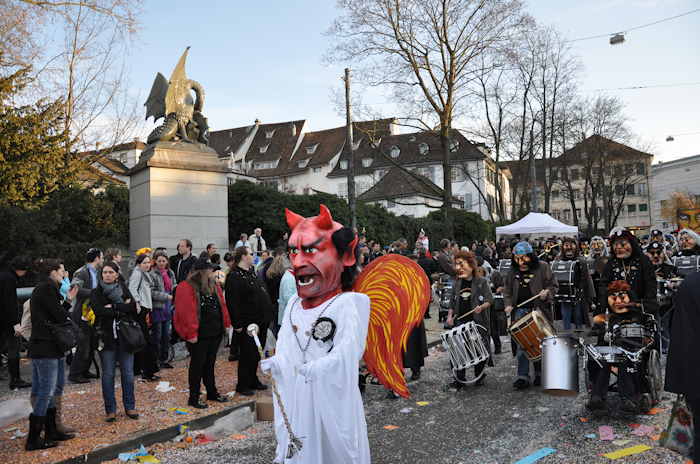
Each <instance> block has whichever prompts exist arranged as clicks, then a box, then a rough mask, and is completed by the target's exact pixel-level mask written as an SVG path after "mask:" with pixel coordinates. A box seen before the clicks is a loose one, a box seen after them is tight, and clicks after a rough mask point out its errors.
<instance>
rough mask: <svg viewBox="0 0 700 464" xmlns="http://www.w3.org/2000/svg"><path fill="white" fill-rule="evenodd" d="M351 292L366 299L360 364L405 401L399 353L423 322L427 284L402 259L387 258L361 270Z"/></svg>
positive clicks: (415, 268) (415, 267)
mask: <svg viewBox="0 0 700 464" xmlns="http://www.w3.org/2000/svg"><path fill="white" fill-rule="evenodd" d="M353 291H355V292H359V293H364V294H365V295H367V296H368V297H369V299H370V317H369V328H368V330H367V347H366V348H365V355H364V361H365V364H366V365H367V369H368V370H369V372H370V373H371V374H372V375H373V376H375V377H376V378H377V379H379V381H380V382H381V383H382V384H383V385H384V386H385V387H387V388H389V389H391V390H393V391H394V392H396V393H397V394H399V395H401V396H403V397H404V398H407V397H408V396H409V392H408V388H407V387H406V380H405V378H404V373H403V352H404V350H405V349H406V341H407V340H408V336H409V335H410V334H411V331H412V330H413V329H414V328H415V327H417V326H418V325H419V324H420V323H421V321H422V320H423V314H424V312H425V309H426V307H427V306H428V304H429V302H430V282H429V281H428V277H427V276H426V275H425V272H424V271H423V269H422V268H421V267H420V266H418V264H416V263H415V262H413V261H411V260H410V259H408V258H406V257H405V256H401V255H396V254H391V255H386V256H382V257H381V258H378V259H375V260H374V261H372V262H371V263H370V264H369V265H368V266H367V267H365V268H364V269H363V271H362V272H361V273H360V275H359V276H358V277H357V279H356V281H355V285H354V286H353Z"/></svg>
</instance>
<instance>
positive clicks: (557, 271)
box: [552, 260, 578, 301]
mask: <svg viewBox="0 0 700 464" xmlns="http://www.w3.org/2000/svg"><path fill="white" fill-rule="evenodd" d="M577 262H578V261H575V260H574V261H560V260H556V261H552V274H553V275H554V278H555V279H556V280H557V282H558V283H559V289H558V290H557V294H556V295H555V296H554V298H555V299H556V300H557V301H576V300H577V298H576V290H577V289H576V283H575V282H574V274H575V271H576V263H577Z"/></svg>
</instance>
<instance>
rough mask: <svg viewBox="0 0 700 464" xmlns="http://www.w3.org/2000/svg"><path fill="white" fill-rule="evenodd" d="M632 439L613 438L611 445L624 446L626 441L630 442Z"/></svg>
mask: <svg viewBox="0 0 700 464" xmlns="http://www.w3.org/2000/svg"><path fill="white" fill-rule="evenodd" d="M631 441H632V440H613V445H615V446H625V445H626V444H627V443H629V442H631Z"/></svg>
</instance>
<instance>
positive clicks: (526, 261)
mask: <svg viewBox="0 0 700 464" xmlns="http://www.w3.org/2000/svg"><path fill="white" fill-rule="evenodd" d="M513 259H515V262H516V263H518V268H519V269H520V270H521V271H527V270H528V269H529V267H530V262H531V261H532V258H530V257H529V256H528V255H515V257H514V258H513Z"/></svg>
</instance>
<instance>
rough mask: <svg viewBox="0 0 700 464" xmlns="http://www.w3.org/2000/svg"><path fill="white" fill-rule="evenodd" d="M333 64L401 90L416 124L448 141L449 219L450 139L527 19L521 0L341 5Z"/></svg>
mask: <svg viewBox="0 0 700 464" xmlns="http://www.w3.org/2000/svg"><path fill="white" fill-rule="evenodd" d="M338 5H339V7H340V8H341V9H342V10H343V12H344V15H343V16H341V17H340V18H338V19H337V20H336V21H335V23H334V25H333V27H332V28H331V29H330V31H329V33H330V34H331V35H332V36H333V37H335V38H336V39H337V43H336V45H335V46H334V47H333V48H332V49H331V50H330V52H329V58H330V60H331V61H333V62H341V63H345V64H347V63H352V65H353V69H359V66H358V65H359V64H360V63H364V64H365V65H366V66H365V67H364V68H363V76H364V78H365V79H366V81H367V82H369V83H371V84H372V85H377V86H388V87H390V88H391V89H392V90H393V95H394V97H395V98H396V100H397V102H400V103H402V104H403V105H404V107H405V108H406V110H407V114H408V115H409V116H408V117H407V118H406V122H407V123H408V124H413V125H414V126H415V127H418V128H419V129H422V130H435V131H437V132H438V133H439V134H440V140H441V148H442V151H443V159H442V171H443V179H444V186H443V191H444V198H443V203H444V205H443V206H444V207H445V211H447V208H448V207H449V205H450V202H451V198H452V182H451V177H452V176H451V172H450V166H451V163H450V151H449V146H450V132H451V130H452V129H453V121H454V119H455V117H456V116H458V115H459V114H460V111H462V108H461V107H462V105H464V103H465V101H466V100H467V99H468V98H470V97H471V95H470V92H469V84H470V83H471V82H472V81H473V79H474V77H475V75H476V74H475V71H476V70H477V68H478V67H479V64H480V63H479V60H478V59H479V57H480V56H482V55H483V54H484V53H486V52H487V51H488V50H491V49H494V48H497V47H499V46H501V45H502V44H504V43H506V42H507V41H508V40H509V39H510V37H511V35H512V34H515V33H516V32H517V30H518V28H519V26H520V24H522V22H523V20H524V18H525V16H524V15H523V13H522V3H521V2H520V0H339V1H338Z"/></svg>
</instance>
